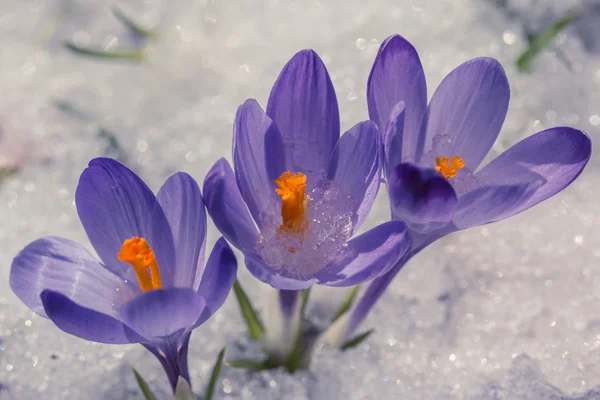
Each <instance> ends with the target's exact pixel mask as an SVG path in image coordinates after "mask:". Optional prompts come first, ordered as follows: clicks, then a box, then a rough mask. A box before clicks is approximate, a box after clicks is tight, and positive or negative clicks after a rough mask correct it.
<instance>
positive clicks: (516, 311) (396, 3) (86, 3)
mask: <svg viewBox="0 0 600 400" xmlns="http://www.w3.org/2000/svg"><path fill="white" fill-rule="evenodd" d="M393 33H400V34H401V35H403V36H404V37H406V38H407V39H408V40H410V41H411V42H412V43H413V44H414V45H415V47H416V48H417V50H418V52H419V54H420V56H421V60H422V63H423V67H424V69H425V73H426V77H427V82H428V91H429V96H431V94H432V93H433V91H434V89H435V87H436V86H437V85H438V84H439V82H440V81H441V80H442V78H443V77H444V76H445V75H446V74H447V73H448V72H450V71H451V70H452V69H453V68H455V67H456V66H458V65H459V64H461V63H463V62H464V61H467V60H468V59H470V58H474V57H478V56H491V57H495V58H497V59H498V60H499V61H500V62H501V63H502V64H503V66H504V68H505V69H506V73H507V75H508V78H509V82H510V84H511V95H512V97H511V103H510V108H509V113H508V117H507V120H506V122H505V124H504V127H503V130H502V132H501V134H500V137H499V139H498V141H497V143H496V144H495V145H494V148H493V150H492V155H494V154H499V153H500V152H502V151H504V150H505V149H507V148H508V147H510V146H511V145H512V144H514V143H516V142H517V141H519V140H521V139H523V138H525V137H527V136H529V135H531V134H533V133H535V132H538V131H540V130H542V129H545V128H549V127H552V126H561V125H568V126H574V127H577V128H578V129H581V130H584V131H586V132H587V133H588V134H589V135H590V136H591V138H592V141H597V140H599V139H600V54H599V53H600V2H598V1H592V0H587V1H586V0H561V1H557V0H452V1H450V0H421V1H417V0H372V1H351V0H331V1H326V0H320V1H315V0H229V1H225V0H179V1H168V0H145V1H144V0H140V1H134V0H122V1H96V0H94V1H92V0H70V1H69V0H20V1H9V0H3V1H1V2H0V135H1V136H0V179H1V182H0V245H1V250H2V251H0V399H2V400H5V399H35V398H40V399H141V398H142V397H141V394H139V391H138V388H137V385H136V382H135V379H134V377H133V374H132V373H131V367H132V366H135V367H136V368H137V369H138V370H139V371H140V372H141V373H142V374H143V375H144V377H145V378H146V380H147V381H148V382H149V383H150V385H151V386H152V387H153V388H156V391H157V393H159V394H162V395H164V396H165V398H166V396H167V395H168V393H169V388H168V384H167V380H166V378H165V376H164V373H163V371H162V369H161V367H160V366H159V364H158V362H157V361H156V360H155V359H154V358H153V357H152V356H151V355H150V354H149V353H147V352H145V350H144V349H143V348H142V347H141V346H109V345H99V344H93V343H88V342H85V341H83V340H80V339H77V338H74V337H71V336H69V335H67V334H65V333H63V332H61V331H59V330H58V329H57V328H55V327H54V326H53V324H51V323H50V322H49V321H47V320H44V319H42V318H39V317H37V316H36V315H34V314H33V313H31V312H30V311H29V310H28V309H27V308H26V307H25V306H24V305H23V304H21V303H20V302H19V300H18V299H17V298H16V297H15V296H14V295H13V294H12V292H11V291H10V289H9V287H8V275H9V269H10V264H11V260H12V258H13V257H14V256H15V255H16V254H17V252H18V251H19V250H20V249H21V248H23V247H24V246H25V245H26V244H27V243H29V242H30V241H32V240H34V239H36V238H38V237H40V236H44V235H58V236H65V237H68V238H70V239H74V240H78V241H81V242H83V243H88V242H87V238H86V237H85V233H84V231H83V229H82V227H81V225H80V222H79V219H78V217H77V213H76V209H75V207H74V202H73V201H74V190H75V187H76V185H77V182H78V178H79V174H80V173H81V172H82V171H83V169H84V168H85V166H86V165H87V162H88V161H89V160H90V159H91V158H93V157H97V156H103V155H105V156H110V157H116V158H118V159H119V160H121V161H123V162H124V163H126V164H127V165H128V166H129V167H131V168H132V169H133V170H135V171H136V172H137V173H139V174H140V175H141V176H142V177H143V178H144V179H145V180H146V182H148V183H149V184H150V186H151V187H152V188H153V189H154V190H157V189H158V188H159V186H160V184H161V183H162V182H163V181H164V179H165V178H166V177H168V176H169V175H170V174H172V173H174V172H176V171H180V170H183V171H186V172H188V173H190V174H191V175H192V176H194V177H195V178H196V179H197V180H198V181H200V182H201V181H202V180H203V179H204V174H205V173H206V172H207V171H208V169H209V168H210V167H211V165H212V164H213V163H214V162H215V161H216V160H217V159H218V158H219V157H228V158H229V159H230V149H231V132H232V122H233V118H234V115H235V112H236V109H237V107H238V105H240V104H241V103H242V102H243V101H244V100H245V99H246V98H256V99H257V100H258V101H259V102H260V103H261V104H262V105H263V106H264V105H265V104H266V100H267V96H268V93H269V91H270V88H271V85H272V84H273V82H274V80H275V78H276V77H277V74H278V73H279V71H280V69H281V68H282V67H283V65H284V64H285V62H286V61H287V60H288V59H289V58H290V57H291V56H292V55H293V54H294V53H296V52H297V51H299V50H301V49H304V48H313V49H315V50H316V51H317V52H318V53H319V54H320V56H321V57H322V58H323V60H324V62H325V64H326V65H327V67H328V69H329V73H330V74H331V77H332V79H333V83H334V86H335V89H336V91H337V95H338V101H339V103H340V113H341V118H342V130H345V129H348V128H349V127H351V126H352V125H354V124H355V123H356V122H358V121H360V120H364V119H367V117H368V116H367V104H366V98H365V89H366V81H367V77H368V73H369V70H370V68H371V65H372V62H373V59H374V57H375V54H376V52H377V49H378V47H379V45H380V43H381V42H382V41H383V40H384V39H385V38H386V37H387V36H389V35H391V34H393ZM599 164H600V161H598V160H597V157H594V156H593V157H592V160H591V161H590V164H589V165H588V168H587V169H586V171H584V173H583V175H582V176H581V177H580V179H579V180H578V181H577V182H575V183H574V184H573V185H572V186H571V187H570V188H569V189H567V190H566V191H565V192H563V193H561V194H560V195H558V196H556V197H554V198H552V199H550V200H548V201H546V202H545V203H543V204H542V205H539V206H537V207H535V208H534V209H532V210H529V211H527V212H525V213H523V214H521V215H519V216H516V217H514V218H512V219H509V220H507V221H504V222H501V223H496V224H493V225H488V226H484V227H480V228H474V229H472V230H469V231H466V232H461V233H457V234H453V235H451V236H449V237H447V238H445V239H444V240H441V241H439V242H438V243H436V244H435V245H433V246H431V247H430V248H428V249H427V250H425V251H423V252H422V253H421V254H420V255H419V256H418V257H416V258H415V259H413V260H412V261H411V262H410V263H409V264H408V265H407V266H406V267H405V269H404V270H403V271H402V272H401V273H400V274H399V275H398V276H397V278H396V281H395V282H394V284H393V285H392V286H391V288H390V290H389V291H388V293H387V294H386V295H385V296H384V297H383V299H382V301H381V302H380V303H379V304H378V306H377V307H376V308H375V310H374V311H373V312H372V314H371V315H370V317H369V318H368V319H367V321H366V322H365V324H364V326H363V329H367V328H375V333H374V334H372V335H371V336H370V338H369V339H368V340H367V341H365V342H363V344H361V345H360V346H359V347H357V348H355V349H353V350H352V351H349V352H345V353H339V352H337V351H334V350H333V349H328V348H322V349H319V350H318V351H317V354H316V355H315V358H314V360H313V365H312V367H311V369H310V370H309V371H300V372H297V373H296V374H294V375H289V374H288V373H287V372H285V371H283V370H273V371H265V372H261V373H251V372H246V371H241V370H233V369H230V368H224V369H223V372H222V375H221V377H220V380H219V383H218V385H217V396H216V398H219V399H261V400H262V399H337V398H343V399H398V398H402V399H405V400H407V399H473V400H474V399H498V400H500V399H506V400H508V399H511V400H514V399H536V400H538V399H572V400H575V399H587V400H591V399H600V289H599V278H600V262H599V261H600V235H599V234H598V227H600V214H599V211H600V201H599V199H600V188H598V186H597V185H596V182H598V175H599V173H600V165H599ZM386 201H387V200H386V199H385V195H384V191H383V190H382V192H381V193H380V196H379V198H378V200H377V203H376V207H375V208H374V210H373V211H372V213H371V216H370V220H369V221H370V226H372V225H373V224H375V223H380V222H384V221H385V220H386V219H387V218H388V208H387V203H386ZM367 227H368V226H367ZM217 238H218V235H217V233H216V231H215V229H214V227H213V226H212V225H211V231H210V235H209V245H211V244H212V243H213V242H214V241H215V240H216V239H217ZM90 248H91V246H90ZM239 261H240V279H241V281H242V283H243V284H244V287H245V288H246V290H247V291H248V292H249V295H250V296H251V297H253V299H255V300H254V301H256V302H258V304H259V305H260V300H259V299H261V292H262V291H264V289H265V286H264V285H263V284H261V283H259V282H258V281H256V280H255V279H254V278H252V277H251V276H250V275H249V274H248V273H247V271H246V270H245V268H244V267H243V265H242V263H241V258H240V259H239ZM344 294H345V292H344V291H343V290H333V289H331V290H330V291H329V292H324V291H323V290H321V291H319V290H317V291H315V293H314V295H313V296H311V303H310V308H309V311H308V312H309V317H310V318H312V319H313V320H314V321H315V323H316V324H318V323H319V322H320V321H325V320H327V319H328V318H330V316H331V312H332V310H334V309H335V308H336V307H337V306H338V305H339V304H338V302H339V301H341V299H342V298H343V297H344ZM224 345H227V349H228V350H227V356H226V359H233V358H239V357H240V356H245V357H250V356H256V355H257V354H260V351H259V349H258V348H257V347H256V345H254V344H251V342H250V340H249V339H248V337H247V333H246V328H245V326H244V324H243V323H242V320H241V316H240V314H239V310H238V308H237V305H236V304H235V300H234V298H233V296H230V298H229V299H228V301H227V303H226V305H225V307H223V308H222V309H221V310H220V311H219V312H218V313H217V314H216V315H215V316H214V317H213V318H212V319H211V320H209V321H208V322H207V323H206V324H204V325H203V326H202V327H200V328H199V329H198V330H196V332H195V333H194V335H193V336H192V342H191V347H190V369H191V376H192V380H193V382H192V383H193V385H194V387H195V389H196V390H197V391H198V392H199V391H200V390H201V388H202V386H203V385H204V384H205V383H206V382H207V380H208V377H209V374H210V369H211V367H212V363H213V362H214V359H215V357H216V354H217V353H218V351H219V350H220V348H221V347H222V346H224Z"/></svg>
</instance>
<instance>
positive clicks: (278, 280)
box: [244, 255, 316, 290]
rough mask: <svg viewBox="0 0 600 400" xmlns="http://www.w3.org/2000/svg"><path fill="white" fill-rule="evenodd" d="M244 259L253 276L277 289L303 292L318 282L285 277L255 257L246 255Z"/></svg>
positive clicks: (310, 279)
mask: <svg viewBox="0 0 600 400" xmlns="http://www.w3.org/2000/svg"><path fill="white" fill-rule="evenodd" d="M244 259H245V261H246V267H248V271H250V273H251V274H252V275H254V276H255V277H256V278H257V279H259V280H261V281H263V282H265V283H268V284H269V285H271V286H273V287H274V288H275V289H281V290H303V289H308V288H309V287H311V286H312V285H313V284H314V283H315V282H316V279H313V278H309V279H306V280H304V279H295V278H290V277H286V276H283V275H281V274H279V273H278V272H277V271H276V270H274V269H273V268H269V267H268V266H266V265H265V264H264V263H263V261H262V260H260V259H259V258H257V257H255V256H248V255H246V256H245V258H244Z"/></svg>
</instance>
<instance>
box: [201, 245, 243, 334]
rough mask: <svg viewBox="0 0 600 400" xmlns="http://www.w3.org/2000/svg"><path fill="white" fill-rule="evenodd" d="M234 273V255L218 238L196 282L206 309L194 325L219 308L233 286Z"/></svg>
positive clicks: (235, 267) (235, 265) (235, 264)
mask: <svg viewBox="0 0 600 400" xmlns="http://www.w3.org/2000/svg"><path fill="white" fill-rule="evenodd" d="M236 273H237V261H236V259H235V255H234V254H233V251H232V250H231V248H230V247H229V245H228V244H227V242H226V241H225V239H223V238H220V239H219V240H217V243H215V247H213V250H212V252H211V253H210V256H209V257H208V262H207V263H206V268H205V269H204V273H203V274H202V277H201V279H200V280H199V282H198V284H199V287H198V294H199V295H200V296H202V297H203V298H204V299H205V300H206V307H205V308H204V311H203V312H202V315H201V316H200V319H199V320H198V321H196V325H200V324H202V323H203V322H204V321H206V320H207V319H209V318H210V317H211V316H212V315H213V314H214V313H215V312H216V311H217V310H218V309H219V308H221V306H222V305H223V303H224V302H225V299H226V298H227V295H228V294H229V291H230V290H231V287H232V286H233V282H234V281H235V276H236Z"/></svg>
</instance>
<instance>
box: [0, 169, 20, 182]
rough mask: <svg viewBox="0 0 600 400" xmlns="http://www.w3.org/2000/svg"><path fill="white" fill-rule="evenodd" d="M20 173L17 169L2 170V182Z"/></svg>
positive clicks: (0, 175)
mask: <svg viewBox="0 0 600 400" xmlns="http://www.w3.org/2000/svg"><path fill="white" fill-rule="evenodd" d="M18 171H19V168H17V167H6V168H0V182H2V181H3V180H4V179H6V178H8V177H9V176H11V175H14V174H16V173H17V172H18Z"/></svg>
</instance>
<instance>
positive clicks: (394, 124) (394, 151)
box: [383, 101, 405, 178]
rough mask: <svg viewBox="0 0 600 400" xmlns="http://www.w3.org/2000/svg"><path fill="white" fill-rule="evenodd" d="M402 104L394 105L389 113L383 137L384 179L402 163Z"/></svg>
mask: <svg viewBox="0 0 600 400" xmlns="http://www.w3.org/2000/svg"><path fill="white" fill-rule="evenodd" d="M404 105H405V104H404V102H403V101H402V102H400V103H398V104H396V105H395V106H394V107H393V108H392V111H391V113H390V119H389V120H388V122H387V125H386V126H385V132H384V135H383V154H384V160H383V168H384V174H385V177H386V178H389V176H390V174H391V173H392V171H393V170H394V168H395V167H396V165H398V164H401V163H402V135H403V132H404V114H405V113H404Z"/></svg>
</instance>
